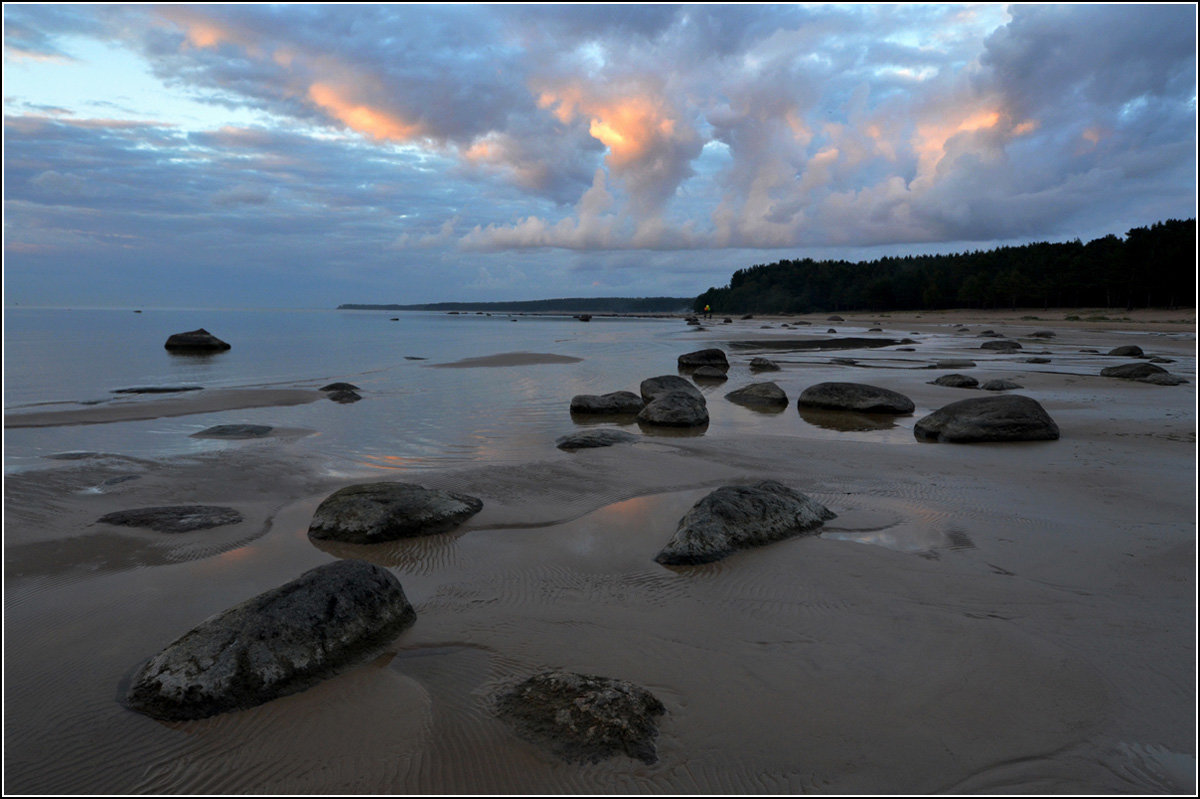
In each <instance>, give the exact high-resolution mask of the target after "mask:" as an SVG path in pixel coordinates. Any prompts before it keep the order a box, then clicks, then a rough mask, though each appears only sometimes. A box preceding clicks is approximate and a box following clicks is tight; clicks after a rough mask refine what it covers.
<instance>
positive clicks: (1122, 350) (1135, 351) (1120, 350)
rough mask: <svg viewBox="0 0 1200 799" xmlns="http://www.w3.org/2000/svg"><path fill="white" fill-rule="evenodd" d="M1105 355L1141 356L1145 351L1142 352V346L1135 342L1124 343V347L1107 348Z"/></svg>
mask: <svg viewBox="0 0 1200 799" xmlns="http://www.w3.org/2000/svg"><path fill="white" fill-rule="evenodd" d="M1105 354H1106V355H1113V356H1116V357H1118V358H1141V357H1142V356H1144V355H1145V354H1146V353H1144V352H1142V348H1141V347H1139V346H1138V345H1136V344H1126V345H1125V346H1124V347H1116V348H1114V349H1111V350H1109V351H1108V352H1107V353H1105Z"/></svg>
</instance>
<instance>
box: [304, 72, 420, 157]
mask: <svg viewBox="0 0 1200 799" xmlns="http://www.w3.org/2000/svg"><path fill="white" fill-rule="evenodd" d="M308 99H309V100H311V101H312V102H313V103H314V104H316V105H317V106H318V107H320V108H321V109H322V110H324V111H326V112H327V113H329V114H330V115H331V116H333V117H334V118H335V119H337V120H338V121H340V122H341V123H342V124H344V125H345V126H346V127H348V128H350V129H351V130H354V131H357V132H358V133H365V134H366V135H368V136H371V137H373V138H375V139H377V140H380V141H400V142H403V141H411V140H412V139H414V138H416V137H417V136H419V135H421V132H422V128H421V124H420V123H419V122H409V121H408V120H405V119H402V118H401V117H399V116H397V115H396V114H392V113H389V112H387V111H383V110H381V109H378V108H372V107H371V106H369V105H367V104H365V103H360V102H357V101H356V100H354V99H352V98H351V97H348V96H347V92H345V91H344V90H343V89H341V88H339V87H336V86H332V85H330V84H328V83H314V84H312V85H311V86H309V87H308Z"/></svg>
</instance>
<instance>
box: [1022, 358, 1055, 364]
mask: <svg viewBox="0 0 1200 799" xmlns="http://www.w3.org/2000/svg"><path fill="white" fill-rule="evenodd" d="M1025 363H1050V359H1049V358H1026V359H1025Z"/></svg>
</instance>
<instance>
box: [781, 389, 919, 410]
mask: <svg viewBox="0 0 1200 799" xmlns="http://www.w3.org/2000/svg"><path fill="white" fill-rule="evenodd" d="M796 405H798V406H804V407H807V408H824V409H825V410H831V411H858V412H859V413H894V414H904V413H912V412H913V410H914V409H915V408H916V405H914V404H913V401H912V400H910V399H909V398H908V397H906V396H904V395H903V394H901V393H900V392H898V391H892V390H891V389H888V388H879V387H878V386H868V385H865V384H863V383H817V384H816V385H815V386H809V387H808V388H806V389H804V391H802V392H801V393H800V396H799V398H798V399H797V400H796Z"/></svg>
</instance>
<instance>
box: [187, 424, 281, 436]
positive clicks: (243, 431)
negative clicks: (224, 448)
mask: <svg viewBox="0 0 1200 799" xmlns="http://www.w3.org/2000/svg"><path fill="white" fill-rule="evenodd" d="M274 429H275V428H273V427H271V426H270V425H265V424H219V425H216V426H214V427H208V428H205V429H204V430H201V431H200V432H199V433H192V438H230V439H238V438H262V437H263V436H265V435H269V434H270V432H271V431H272V430H274Z"/></svg>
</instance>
